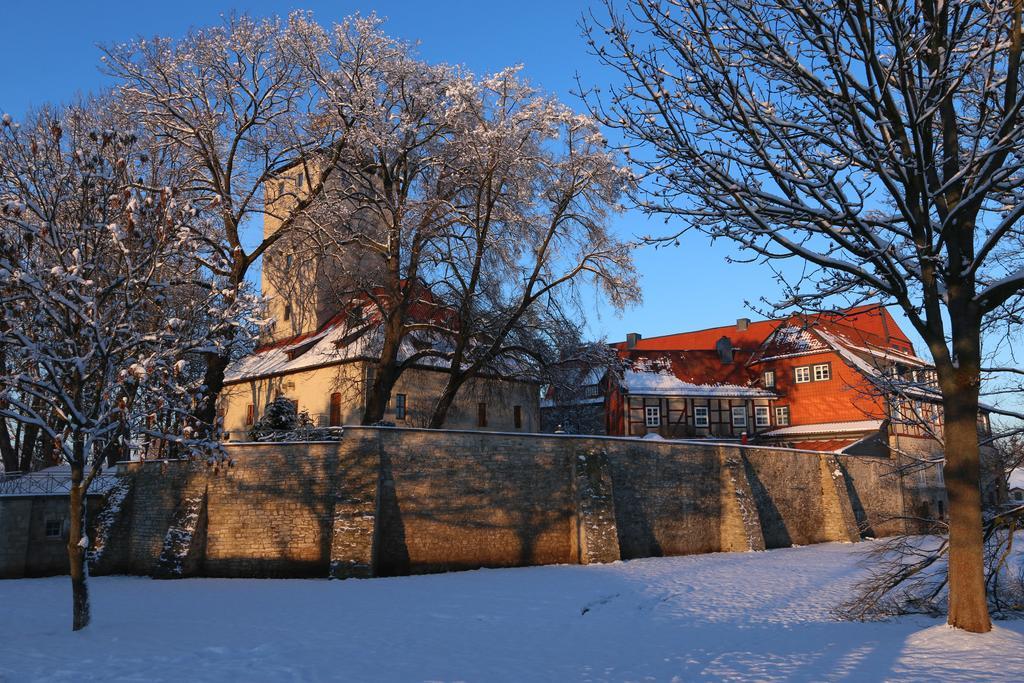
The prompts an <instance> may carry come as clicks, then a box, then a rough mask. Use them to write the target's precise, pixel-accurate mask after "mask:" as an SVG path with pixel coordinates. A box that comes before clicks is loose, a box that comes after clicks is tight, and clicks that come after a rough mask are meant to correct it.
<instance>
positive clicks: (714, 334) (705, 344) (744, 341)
mask: <svg viewBox="0 0 1024 683" xmlns="http://www.w3.org/2000/svg"><path fill="white" fill-rule="evenodd" d="M781 323H782V321H781V320H758V321H756V322H751V323H750V324H749V325H748V326H747V329H746V330H743V331H740V330H739V329H738V328H737V327H736V325H722V326H721V327H712V328H709V329H706V330H696V331H694V332H679V333H677V334H666V335H663V336H660V337H649V338H647V339H640V340H638V341H637V344H636V346H634V347H633V348H632V349H629V350H630V351H714V350H715V344H717V343H718V340H719V339H721V338H722V337H728V338H729V339H730V340H731V341H732V345H733V347H735V348H739V349H743V350H746V351H753V350H754V349H755V348H757V347H758V346H759V345H760V344H761V342H763V341H764V340H765V339H767V338H768V335H770V334H771V333H772V332H774V331H775V328H776V327H778V326H779V325H780V324H781ZM612 346H613V347H614V348H616V349H619V350H623V351H624V350H626V342H624V341H623V342H616V343H614V344H612Z"/></svg>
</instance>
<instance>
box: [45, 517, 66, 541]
mask: <svg viewBox="0 0 1024 683" xmlns="http://www.w3.org/2000/svg"><path fill="white" fill-rule="evenodd" d="M44 526H45V531H46V537H47V538H60V537H61V536H63V535H64V518H63V517H47V518H46V522H45V525H44Z"/></svg>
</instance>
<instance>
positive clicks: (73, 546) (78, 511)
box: [68, 445, 89, 631]
mask: <svg viewBox="0 0 1024 683" xmlns="http://www.w3.org/2000/svg"><path fill="white" fill-rule="evenodd" d="M78 448H79V446H77V445H76V450H77V449H78ZM82 479H83V468H82V466H81V465H80V464H76V465H72V466H71V496H70V500H69V502H68V505H69V508H70V510H69V512H70V525H69V529H68V561H69V564H70V567H71V598H72V604H73V607H72V625H71V628H72V630H75V631H80V630H82V629H83V628H85V627H86V626H88V625H89V586H88V585H87V583H86V579H87V576H88V574H87V570H86V566H85V551H86V548H85V547H84V545H83V543H82V537H83V536H84V535H85V489H84V488H82Z"/></svg>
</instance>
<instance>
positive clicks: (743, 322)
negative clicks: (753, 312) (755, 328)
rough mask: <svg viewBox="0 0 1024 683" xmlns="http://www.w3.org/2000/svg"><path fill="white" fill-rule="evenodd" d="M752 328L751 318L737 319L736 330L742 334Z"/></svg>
mask: <svg viewBox="0 0 1024 683" xmlns="http://www.w3.org/2000/svg"><path fill="white" fill-rule="evenodd" d="M748 327H750V318H737V320H736V329H737V330H739V331H740V332H746V331H747V328H748Z"/></svg>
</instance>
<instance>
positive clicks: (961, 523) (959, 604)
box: [943, 372, 992, 633]
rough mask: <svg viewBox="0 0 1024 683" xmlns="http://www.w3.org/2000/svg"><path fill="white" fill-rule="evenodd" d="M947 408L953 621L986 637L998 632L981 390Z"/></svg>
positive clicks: (953, 399)
mask: <svg viewBox="0 0 1024 683" xmlns="http://www.w3.org/2000/svg"><path fill="white" fill-rule="evenodd" d="M957 374H958V375H960V374H962V373H960V372H958V373H957ZM943 409H944V414H945V420H946V422H945V432H944V434H945V440H946V465H945V467H944V468H943V473H944V477H945V480H946V493H947V495H948V496H949V619H948V622H949V625H950V626H954V627H956V628H962V629H964V630H965V631H972V632H974V633H986V632H988V631H990V630H992V622H991V620H990V619H989V614H988V599H987V597H986V592H985V564H984V538H983V532H982V520H981V485H980V474H981V457H980V448H979V446H978V389H977V387H976V386H974V387H973V388H972V387H964V388H963V390H962V391H961V392H958V393H956V394H954V395H952V396H947V397H946V398H945V400H944V401H943Z"/></svg>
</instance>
